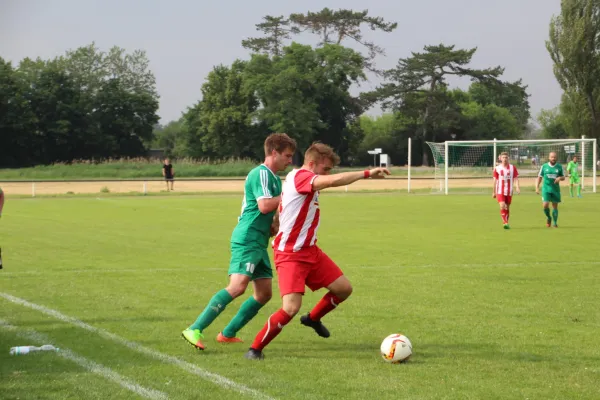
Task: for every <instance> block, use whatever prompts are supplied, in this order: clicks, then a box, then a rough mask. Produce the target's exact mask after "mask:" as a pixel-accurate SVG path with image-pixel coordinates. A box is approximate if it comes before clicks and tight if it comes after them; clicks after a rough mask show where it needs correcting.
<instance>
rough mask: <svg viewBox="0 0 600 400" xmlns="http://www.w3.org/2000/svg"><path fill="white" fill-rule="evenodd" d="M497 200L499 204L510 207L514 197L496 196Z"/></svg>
mask: <svg viewBox="0 0 600 400" xmlns="http://www.w3.org/2000/svg"><path fill="white" fill-rule="evenodd" d="M496 199H497V200H498V203H502V202H504V203H506V204H508V205H510V203H511V202H512V196H508V195H506V196H505V195H503V194H497V195H496Z"/></svg>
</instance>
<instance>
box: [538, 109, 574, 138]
mask: <svg viewBox="0 0 600 400" xmlns="http://www.w3.org/2000/svg"><path fill="white" fill-rule="evenodd" d="M537 120H538V122H539V123H540V125H541V126H542V136H543V137H544V138H546V139H565V138H568V137H569V136H568V133H567V130H566V126H565V121H564V117H563V116H562V115H561V113H560V110H559V109H558V108H554V109H552V110H542V111H540V113H539V115H538V117H537Z"/></svg>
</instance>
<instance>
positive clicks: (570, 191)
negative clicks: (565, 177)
mask: <svg viewBox="0 0 600 400" xmlns="http://www.w3.org/2000/svg"><path fill="white" fill-rule="evenodd" d="M569 194H570V195H571V197H573V185H571V186H569Z"/></svg>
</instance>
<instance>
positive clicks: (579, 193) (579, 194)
mask: <svg viewBox="0 0 600 400" xmlns="http://www.w3.org/2000/svg"><path fill="white" fill-rule="evenodd" d="M577 196H581V185H577Z"/></svg>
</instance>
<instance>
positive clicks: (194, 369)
mask: <svg viewBox="0 0 600 400" xmlns="http://www.w3.org/2000/svg"><path fill="white" fill-rule="evenodd" d="M0 297H1V298H3V299H5V300H7V301H9V302H11V303H14V304H18V305H21V306H24V307H27V308H31V309H33V310H36V311H39V312H41V313H42V314H46V315H48V316H51V317H53V318H55V319H58V320H60V321H63V322H66V323H68V324H70V325H73V326H76V327H78V328H81V329H84V330H86V331H89V332H92V333H95V334H97V335H99V336H100V337H103V338H105V339H109V340H112V341H113V342H116V343H119V344H121V345H123V346H125V347H128V348H130V349H131V350H134V351H137V352H138V353H141V354H144V355H146V356H149V357H151V358H154V359H156V360H159V361H161V362H164V363H167V364H172V365H175V366H177V367H179V368H180V369H182V370H184V371H186V372H188V373H190V374H193V375H196V376H198V377H200V378H202V379H204V380H206V381H208V382H210V383H213V384H215V385H217V386H219V387H221V388H222V389H228V390H232V391H235V392H238V393H240V394H243V395H247V396H250V397H252V398H256V399H264V400H274V398H272V397H270V396H268V395H266V394H264V393H262V392H260V391H258V390H255V389H252V388H250V387H248V386H245V385H242V384H240V383H237V382H234V381H232V380H231V379H228V378H226V377H224V376H221V375H219V374H216V373H214V372H210V371H207V370H205V369H203V368H200V367H198V366H197V365H194V364H192V363H189V362H187V361H183V360H180V359H179V358H177V357H174V356H170V355H168V354H164V353H161V352H159V351H157V350H153V349H151V348H148V347H145V346H142V345H141V344H139V343H136V342H133V341H130V340H127V339H125V338H122V337H120V336H118V335H116V334H114V333H111V332H109V331H107V330H105V329H102V328H96V327H94V326H92V325H89V324H86V323H85V322H83V321H80V320H78V319H76V318H73V317H69V316H68V315H65V314H62V313H61V312H59V311H56V310H53V309H51V308H47V307H44V306H42V305H39V304H35V303H31V302H29V301H27V300H24V299H21V298H19V297H15V296H13V295H10V294H8V293H3V292H0Z"/></svg>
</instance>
